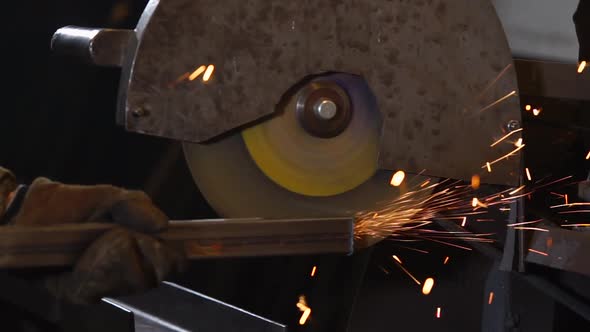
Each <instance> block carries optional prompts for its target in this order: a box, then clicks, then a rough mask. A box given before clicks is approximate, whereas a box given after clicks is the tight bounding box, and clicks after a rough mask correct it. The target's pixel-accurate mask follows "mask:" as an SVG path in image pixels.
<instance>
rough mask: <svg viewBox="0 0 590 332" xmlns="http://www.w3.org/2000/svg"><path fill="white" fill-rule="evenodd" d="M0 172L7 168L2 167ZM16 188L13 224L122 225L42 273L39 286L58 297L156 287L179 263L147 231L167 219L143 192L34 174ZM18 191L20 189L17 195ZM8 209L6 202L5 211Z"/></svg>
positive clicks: (87, 297) (82, 299) (85, 297)
mask: <svg viewBox="0 0 590 332" xmlns="http://www.w3.org/2000/svg"><path fill="white" fill-rule="evenodd" d="M5 174H9V173H8V172H7V171H6V170H5ZM10 175H11V174H10ZM10 175H5V177H6V178H7V179H8V180H2V179H3V177H2V173H0V194H1V193H4V195H0V197H4V198H3V199H4V200H6V197H8V196H7V195H6V191H7V190H10V189H12V190H14V189H15V187H16V183H15V181H14V176H10ZM2 181H6V185H2V183H4V182H2ZM4 187H6V189H3V188H4ZM1 190H4V192H2V191H1ZM16 190H17V194H16V195H14V196H15V198H14V200H13V204H19V205H20V207H18V211H17V212H16V213H13V216H12V217H11V218H10V220H8V223H9V224H10V225H13V226H14V227H27V226H48V225H58V224H70V223H85V222H112V223H117V224H119V225H121V226H122V227H117V228H115V229H113V230H111V231H108V232H107V233H106V234H104V235H102V236H101V237H100V238H98V239H97V240H96V241H94V243H92V244H91V245H90V246H89V247H88V248H87V249H86V250H85V252H84V253H82V255H81V256H80V258H79V260H78V261H77V263H76V264H75V266H74V267H73V268H72V269H71V270H69V271H66V272H64V273H61V274H58V275H51V276H49V277H45V278H43V280H42V283H43V285H44V286H45V287H47V289H48V290H49V291H50V292H51V293H53V294H54V295H55V296H56V297H58V298H60V299H63V300H66V301H69V302H73V303H80V304H86V303H92V302H96V301H98V300H100V298H102V297H104V296H118V295H126V294H130V293H134V292H139V291H143V290H146V289H148V288H151V287H154V286H157V284H158V283H160V282H161V281H163V280H164V279H165V278H167V277H168V276H170V275H171V274H173V273H177V272H179V271H180V270H181V269H182V267H183V265H184V258H183V256H182V255H181V254H180V253H178V252H176V251H174V250H173V249H171V248H169V247H167V246H166V245H165V244H164V243H162V242H161V241H159V240H157V239H156V238H154V237H152V236H150V235H149V234H150V233H153V232H158V231H161V230H163V229H165V228H166V226H167V224H168V218H167V217H166V215H165V214H164V213H163V212H162V211H160V210H159V209H158V208H156V207H155V206H154V205H153V203H152V201H151V200H150V198H149V197H148V196H147V195H146V194H145V193H144V192H141V191H131V190H125V189H122V188H118V187H114V186H110V185H96V186H79V185H66V184H62V183H59V182H54V181H51V180H49V179H47V178H38V179H36V180H35V181H34V182H33V183H32V184H31V185H30V186H29V187H28V188H24V189H23V188H20V187H19V188H18V189H16ZM21 190H26V192H25V193H24V194H22V192H20V191H21ZM19 196H21V198H20V202H17V199H19ZM1 199H2V198H0V204H2V202H3V201H1ZM0 206H1V205H0ZM13 208H14V206H12V205H11V206H9V207H8V211H6V212H7V213H10V212H11V209H13ZM4 210H5V209H2V210H0V211H1V212H4ZM1 214H2V213H0V217H1ZM8 227H10V226H8Z"/></svg>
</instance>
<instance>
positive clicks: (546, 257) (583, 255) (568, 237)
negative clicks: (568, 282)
mask: <svg viewBox="0 0 590 332" xmlns="http://www.w3.org/2000/svg"><path fill="white" fill-rule="evenodd" d="M543 228H545V229H547V230H548V231H547V232H533V234H531V235H530V241H529V243H528V246H527V249H528V250H527V252H525V260H526V262H528V263H535V264H539V265H543V266H547V267H551V268H554V269H558V270H563V271H568V272H575V273H579V274H582V275H586V276H590V264H588V253H589V252H590V234H588V233H587V232H579V231H574V230H569V229H563V228H560V227H555V226H553V227H543Z"/></svg>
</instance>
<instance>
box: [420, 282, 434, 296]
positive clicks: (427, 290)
mask: <svg viewBox="0 0 590 332" xmlns="http://www.w3.org/2000/svg"><path fill="white" fill-rule="evenodd" d="M432 287H434V279H433V278H428V279H426V281H424V286H422V294H424V295H428V294H430V292H431V291H432Z"/></svg>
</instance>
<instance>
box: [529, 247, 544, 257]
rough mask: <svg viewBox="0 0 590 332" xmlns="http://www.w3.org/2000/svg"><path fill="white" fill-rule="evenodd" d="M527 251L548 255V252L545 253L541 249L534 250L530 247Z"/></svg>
mask: <svg viewBox="0 0 590 332" xmlns="http://www.w3.org/2000/svg"><path fill="white" fill-rule="evenodd" d="M529 251H530V252H534V253H535V254H539V255H543V256H549V254H548V253H546V252H542V251H539V250H535V249H531V248H529Z"/></svg>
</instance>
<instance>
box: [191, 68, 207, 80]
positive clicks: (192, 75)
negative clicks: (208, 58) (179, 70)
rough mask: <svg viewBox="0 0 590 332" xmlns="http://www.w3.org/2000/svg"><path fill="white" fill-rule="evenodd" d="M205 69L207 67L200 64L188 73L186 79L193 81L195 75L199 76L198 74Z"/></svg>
mask: <svg viewBox="0 0 590 332" xmlns="http://www.w3.org/2000/svg"><path fill="white" fill-rule="evenodd" d="M206 69H207V67H205V66H201V67H199V68H197V69H196V70H195V71H194V72H193V73H192V74H190V75H189V77H188V79H189V80H191V81H194V80H195V79H196V78H197V77H199V75H201V74H202V73H203V72H205V70H206Z"/></svg>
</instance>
